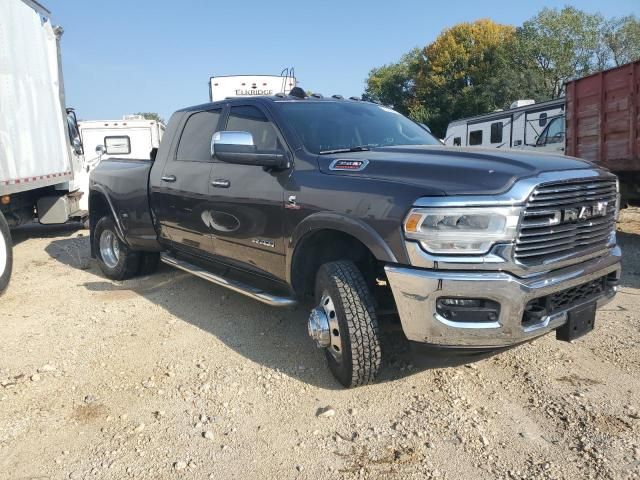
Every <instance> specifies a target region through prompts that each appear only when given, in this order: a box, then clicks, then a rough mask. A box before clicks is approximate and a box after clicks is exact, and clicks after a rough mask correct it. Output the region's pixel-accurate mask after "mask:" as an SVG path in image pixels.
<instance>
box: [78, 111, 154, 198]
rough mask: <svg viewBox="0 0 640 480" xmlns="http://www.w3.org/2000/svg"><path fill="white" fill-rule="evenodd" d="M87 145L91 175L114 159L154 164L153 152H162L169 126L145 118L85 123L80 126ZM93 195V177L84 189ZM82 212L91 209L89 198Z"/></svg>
mask: <svg viewBox="0 0 640 480" xmlns="http://www.w3.org/2000/svg"><path fill="white" fill-rule="evenodd" d="M78 125H79V129H80V136H81V137H82V144H83V145H84V155H85V170H86V171H88V172H89V173H90V172H91V171H92V170H93V169H94V168H96V167H97V166H98V165H99V164H100V162H101V161H102V160H105V159H107V158H112V157H118V158H138V159H149V160H151V150H152V149H154V148H158V146H159V145H160V140H161V139H162V135H163V134H164V130H165V125H164V124H163V123H162V122H158V121H156V120H147V119H145V118H144V117H143V116H142V115H124V116H123V117H122V120H85V121H80V122H79V124H78ZM80 190H82V191H83V192H88V191H89V177H87V178H86V183H85V184H83V185H80ZM80 208H82V209H83V210H88V209H89V196H88V195H83V196H82V197H81V198H80Z"/></svg>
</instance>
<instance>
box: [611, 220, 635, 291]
mask: <svg viewBox="0 0 640 480" xmlns="http://www.w3.org/2000/svg"><path fill="white" fill-rule="evenodd" d="M616 235H617V238H618V244H619V245H620V248H621V249H622V279H621V281H620V286H621V287H627V288H640V235H638V234H636V233H628V232H620V231H618V232H617V234H616Z"/></svg>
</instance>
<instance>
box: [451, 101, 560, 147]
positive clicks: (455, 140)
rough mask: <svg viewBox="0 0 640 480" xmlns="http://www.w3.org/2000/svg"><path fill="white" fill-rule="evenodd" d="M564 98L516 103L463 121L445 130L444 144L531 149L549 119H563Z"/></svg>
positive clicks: (457, 121)
mask: <svg viewBox="0 0 640 480" xmlns="http://www.w3.org/2000/svg"><path fill="white" fill-rule="evenodd" d="M564 103H565V102H564V98H558V99H556V100H550V101H547V102H541V103H535V101H533V100H518V101H516V102H513V103H512V104H511V108H509V109H508V110H500V111H497V112H492V113H487V114H485V115H478V116H475V117H470V118H463V119H461V120H456V121H454V122H451V123H450V124H449V126H448V127H447V134H446V136H445V139H444V143H445V145H452V146H462V147H466V146H471V147H472V146H478V147H485V148H534V147H535V144H536V141H537V140H538V137H539V136H540V134H541V133H542V131H543V130H544V129H545V127H546V126H547V124H549V123H550V122H551V121H552V120H554V119H556V118H559V117H564Z"/></svg>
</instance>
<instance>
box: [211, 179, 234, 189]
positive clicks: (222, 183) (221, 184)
mask: <svg viewBox="0 0 640 480" xmlns="http://www.w3.org/2000/svg"><path fill="white" fill-rule="evenodd" d="M230 185H231V182H230V181H229V180H225V179H223V178H219V179H217V180H213V181H212V182H211V186H212V187H216V188H229V186H230Z"/></svg>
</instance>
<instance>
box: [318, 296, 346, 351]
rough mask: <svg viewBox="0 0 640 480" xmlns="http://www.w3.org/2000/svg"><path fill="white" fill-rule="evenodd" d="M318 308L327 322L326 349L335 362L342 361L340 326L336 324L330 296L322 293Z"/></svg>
mask: <svg viewBox="0 0 640 480" xmlns="http://www.w3.org/2000/svg"><path fill="white" fill-rule="evenodd" d="M320 308H321V309H322V310H323V311H324V314H325V315H326V316H327V320H328V322H329V338H330V340H329V345H328V346H327V347H326V348H327V351H328V352H329V353H330V354H331V356H332V357H333V358H335V359H336V361H337V362H340V361H341V360H342V334H341V332H340V324H339V323H338V312H337V311H336V307H335V304H334V303H333V299H332V298H331V295H329V294H328V293H324V294H323V295H322V300H320Z"/></svg>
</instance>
